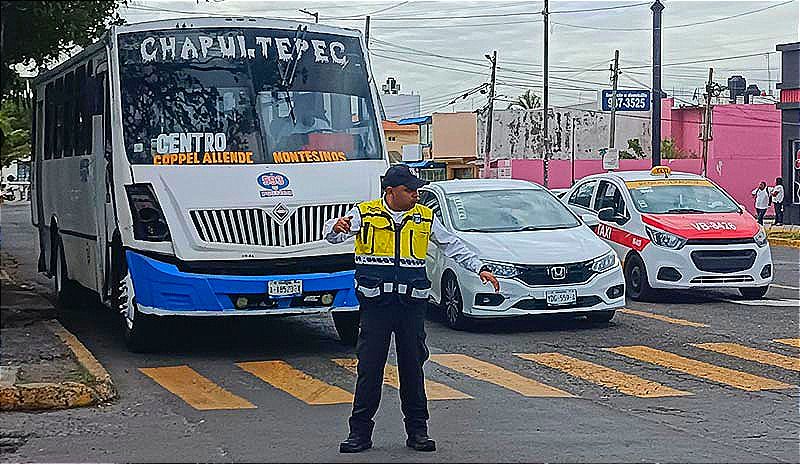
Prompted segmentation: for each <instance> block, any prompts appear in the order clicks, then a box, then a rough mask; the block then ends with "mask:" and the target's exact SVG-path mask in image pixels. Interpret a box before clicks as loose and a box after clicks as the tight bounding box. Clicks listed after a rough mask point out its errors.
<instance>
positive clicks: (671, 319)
mask: <svg viewBox="0 0 800 464" xmlns="http://www.w3.org/2000/svg"><path fill="white" fill-rule="evenodd" d="M617 311H619V312H621V313H625V314H632V315H634V316H641V317H649V318H650V319H658V320H659V321H663V322H669V323H670V324H678V325H686V326H689V327H708V324H703V323H701V322H692V321H687V320H686V319H677V318H674V317H669V316H663V315H661V314H656V313H648V312H646V311H638V310H636V309H630V308H622V309H618V310H617Z"/></svg>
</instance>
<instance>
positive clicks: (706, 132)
mask: <svg viewBox="0 0 800 464" xmlns="http://www.w3.org/2000/svg"><path fill="white" fill-rule="evenodd" d="M713 94H714V68H708V83H706V107H705V109H704V111H703V172H702V174H701V175H702V176H703V177H705V176H706V173H707V172H708V141H709V140H711V97H712V95H713Z"/></svg>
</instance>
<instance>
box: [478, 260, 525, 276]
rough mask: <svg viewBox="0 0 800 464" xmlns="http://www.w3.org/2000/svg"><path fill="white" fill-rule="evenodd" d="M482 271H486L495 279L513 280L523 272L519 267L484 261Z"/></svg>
mask: <svg viewBox="0 0 800 464" xmlns="http://www.w3.org/2000/svg"><path fill="white" fill-rule="evenodd" d="M482 269H486V270H488V271H489V272H491V273H492V274H494V276H495V277H507V278H512V277H516V276H518V275H520V273H521V272H522V271H520V269H519V268H518V267H517V266H514V265H513V264H507V263H498V262H494V261H484V264H483V267H482Z"/></svg>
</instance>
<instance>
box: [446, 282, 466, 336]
mask: <svg viewBox="0 0 800 464" xmlns="http://www.w3.org/2000/svg"><path fill="white" fill-rule="evenodd" d="M442 309H443V310H444V321H445V323H446V324H447V326H448V327H450V328H451V329H454V330H464V329H466V328H467V317H466V316H465V315H464V299H463V298H462V297H461V289H460V288H459V287H458V280H456V276H454V275H453V274H452V273H451V272H448V273H447V274H445V276H444V281H443V282H442Z"/></svg>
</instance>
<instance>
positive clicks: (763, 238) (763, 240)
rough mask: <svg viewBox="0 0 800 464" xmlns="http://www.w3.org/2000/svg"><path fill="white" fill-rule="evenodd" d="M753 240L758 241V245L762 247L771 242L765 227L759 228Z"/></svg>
mask: <svg viewBox="0 0 800 464" xmlns="http://www.w3.org/2000/svg"><path fill="white" fill-rule="evenodd" d="M753 240H754V241H755V242H756V245H758V246H759V247H761V248H764V247H765V246H767V245H769V242H767V233H766V232H764V229H762V228H759V229H758V233H757V234H756V235H754V236H753Z"/></svg>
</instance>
